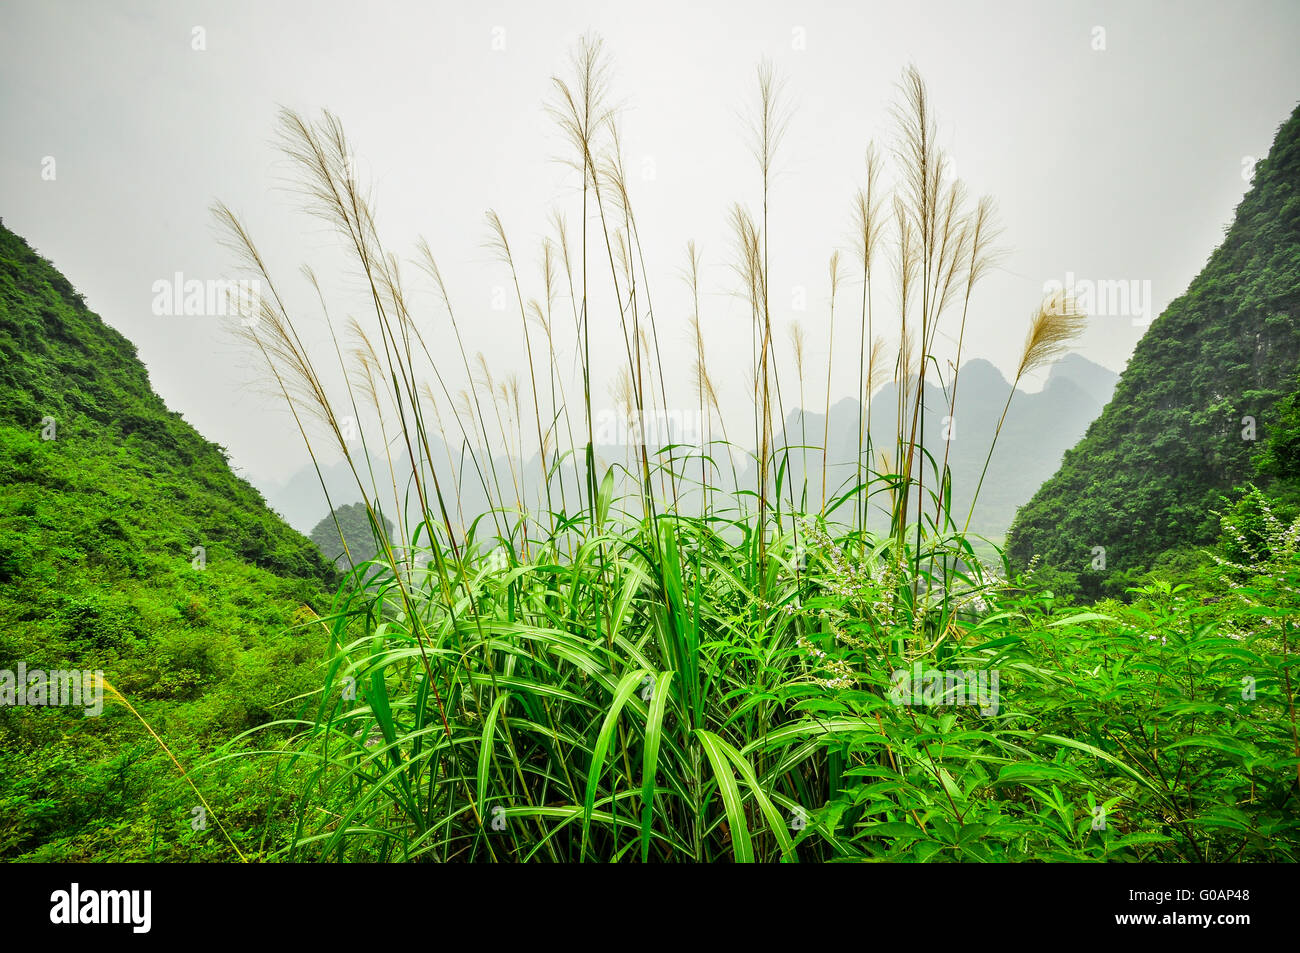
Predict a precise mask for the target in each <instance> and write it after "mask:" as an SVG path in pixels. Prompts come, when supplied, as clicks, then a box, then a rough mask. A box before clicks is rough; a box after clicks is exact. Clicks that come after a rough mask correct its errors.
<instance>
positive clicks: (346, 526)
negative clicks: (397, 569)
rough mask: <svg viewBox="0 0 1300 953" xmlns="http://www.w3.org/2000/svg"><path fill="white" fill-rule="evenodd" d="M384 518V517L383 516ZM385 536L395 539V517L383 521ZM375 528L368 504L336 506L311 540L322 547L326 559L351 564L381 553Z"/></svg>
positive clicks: (315, 531) (318, 526)
mask: <svg viewBox="0 0 1300 953" xmlns="http://www.w3.org/2000/svg"><path fill="white" fill-rule="evenodd" d="M381 519H382V517H381ZM383 527H384V528H383V532H382V534H383V536H384V537H385V538H390V539H391V538H392V535H393V524H392V521H391V520H386V519H385V520H383ZM375 535H376V534H375V527H373V526H372V525H371V523H370V513H369V511H367V510H366V507H365V505H364V504H361V503H347V504H344V505H343V506H338V507H335V508H334V512H333V513H331V514H330V515H329V516H327V517H325V518H324V519H323V520H321V521H320V522H319V523H317V524H316V527H315V529H313V530H312V531H311V541H312V542H313V543H315V544H316V545H317V546H319V547H320V550H321V552H322V553H324V554H325V558H326V559H328V560H329V561H330V562H331V563H334V564H336V565H337V564H338V563H339V561H340V560H344V562H345V563H346V564H348V565H352V564H356V563H364V562H369V561H370V560H372V559H374V558H375V556H376V555H377V554H378V553H379V547H377V546H376V545H375Z"/></svg>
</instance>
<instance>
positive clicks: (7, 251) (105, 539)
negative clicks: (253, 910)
mask: <svg viewBox="0 0 1300 953" xmlns="http://www.w3.org/2000/svg"><path fill="white" fill-rule="evenodd" d="M46 437H48V438H49V439H45V438H46ZM195 547H202V549H201V550H196V549H195ZM332 584H333V574H332V572H331V570H330V569H329V567H328V565H327V564H326V563H325V561H324V560H323V559H322V558H321V555H320V553H319V552H318V551H317V550H316V548H315V547H314V546H313V545H312V544H311V543H310V542H308V541H307V540H306V539H304V538H302V537H301V536H299V535H298V534H296V533H294V532H293V531H292V530H290V529H288V528H287V527H286V526H284V524H283V523H282V522H281V521H280V520H279V519H278V518H277V517H276V516H275V515H274V514H273V513H271V512H270V511H268V510H267V509H266V508H265V506H264V505H263V503H262V501H261V497H260V496H259V495H258V494H257V492H256V491H255V490H254V489H253V488H252V487H251V486H249V485H248V484H247V483H246V482H244V481H243V480H240V479H238V478H236V477H235V476H234V475H233V474H232V473H231V472H230V469H229V467H228V466H227V462H226V459H225V456H224V455H223V451H222V450H221V448H220V447H217V446H215V445H213V444H210V443H208V442H207V441H205V440H203V439H202V438H201V437H200V436H199V435H198V434H197V433H196V432H195V431H194V430H193V429H192V428H191V427H190V426H188V425H187V424H186V423H184V421H182V420H181V418H180V417H179V415H177V414H174V413H170V412H169V411H167V409H166V408H165V407H164V405H163V403H162V401H161V400H160V399H159V398H158V397H157V395H155V394H154V393H153V392H152V390H151V389H150V387H149V381H148V377H147V375H146V373H145V369H144V367H143V365H141V364H140V362H139V361H138V360H137V358H136V355H135V350H134V348H133V347H132V346H131V345H130V344H129V343H128V342H127V341H126V339H125V338H123V337H122V336H121V335H120V334H118V333H117V332H116V331H114V330H113V329H111V328H109V327H107V326H106V325H104V323H103V322H102V321H100V319H99V318H98V317H97V316H96V315H94V314H92V313H91V312H90V311H88V310H87V309H86V307H85V305H84V304H83V303H82V301H81V299H80V297H79V296H78V295H77V294H76V293H75V292H74V291H73V289H72V287H71V285H70V284H69V283H68V281H67V280H66V279H65V278H64V277H63V276H62V275H60V274H59V273H58V272H57V271H56V270H55V269H54V268H53V267H52V266H51V265H50V264H49V263H48V262H46V261H45V260H44V259H42V258H40V257H39V256H38V255H37V254H36V253H35V252H34V251H32V249H30V248H29V247H28V246H27V244H26V243H25V242H24V241H23V240H22V239H20V238H19V237H17V236H16V235H14V234H13V233H12V232H10V231H8V230H7V229H4V228H3V226H0V670H9V671H13V670H15V669H16V668H17V666H18V664H19V663H20V662H21V663H25V664H26V666H27V667H28V668H29V669H43V670H52V669H68V668H77V669H89V670H92V671H93V670H102V671H103V673H104V678H105V679H106V680H107V681H108V682H109V683H110V684H111V685H112V686H114V687H115V688H116V689H117V690H118V691H120V692H121V693H122V695H124V696H125V697H126V699H128V700H129V701H130V703H131V704H132V705H133V706H134V707H135V709H136V710H137V711H138V712H139V713H140V716H141V717H143V718H144V719H145V721H147V722H148V724H149V725H150V726H151V727H152V728H153V730H154V731H156V732H157V733H158V735H159V736H160V737H161V738H162V739H163V740H164V741H165V742H166V744H167V745H168V747H169V748H170V749H171V751H172V753H173V754H174V755H175V756H176V758H177V760H178V761H179V762H180V764H181V765H182V766H184V767H185V768H186V770H188V771H191V774H192V778H193V780H194V783H195V784H196V785H197V786H198V788H199V790H200V791H202V792H203V797H204V798H206V799H207V800H208V802H209V803H211V804H213V805H216V804H220V805H221V808H220V814H221V817H222V821H223V823H224V824H225V825H226V826H227V829H228V830H230V831H231V833H232V835H233V836H234V837H235V838H236V840H237V841H238V842H239V843H240V844H241V846H242V849H243V850H244V851H245V852H248V853H256V852H257V850H258V848H259V841H260V838H261V837H262V833H263V831H264V830H265V829H267V828H268V826H273V825H274V824H275V823H277V822H278V818H279V816H280V815H281V814H282V813H283V812H282V810H281V809H280V808H277V807H276V806H275V804H276V796H275V792H276V786H275V783H274V779H273V777H272V776H271V774H270V772H268V771H267V770H266V769H265V765H263V764H260V763H257V762H250V761H246V760H240V761H230V762H223V763H221V764H219V765H213V766H209V768H208V769H207V770H203V771H196V770H194V769H195V768H197V766H198V764H199V762H200V761H201V760H202V759H203V758H204V757H205V756H206V755H207V754H209V753H211V752H213V751H215V750H216V749H218V748H219V747H220V746H222V745H224V744H226V743H227V742H229V741H230V740H231V739H232V738H234V737H235V736H236V735H238V734H239V733H240V732H242V731H245V730H247V729H249V728H252V727H254V726H256V725H260V724H263V723H265V722H266V721H268V720H270V719H272V718H274V717H279V716H281V715H283V714H285V713H288V714H290V715H292V714H294V713H295V712H297V710H298V707H299V703H296V702H295V701H294V699H295V698H296V697H297V696H299V695H301V694H302V693H304V692H307V691H309V690H310V689H311V688H312V687H313V685H314V684H315V683H317V682H318V680H319V676H318V674H317V673H316V671H315V670H314V664H313V663H319V660H320V659H321V657H322V654H323V647H324V643H325V639H324V638H323V633H322V632H321V631H320V629H319V627H318V626H316V625H315V624H314V623H312V624H311V625H309V626H307V627H305V628H298V629H292V628H291V626H293V625H294V624H296V623H298V622H303V621H304V620H306V619H309V618H311V609H310V608H309V607H311V606H315V607H317V608H320V607H322V604H323V601H324V600H325V598H326V597H325V596H324V592H325V591H326V587H327V586H328V587H331V588H332ZM106 694H107V697H106V698H105V708H104V713H103V714H102V715H101V716H100V717H93V718H88V717H84V716H83V713H82V710H80V709H64V708H36V707H3V708H0V758H3V762H4V767H5V770H4V771H3V772H0V856H3V857H5V858H23V859H39V860H84V859H94V860H138V859H147V858H151V857H152V858H157V859H171V860H180V859H209V858H224V857H234V856H235V855H234V853H233V852H232V851H231V849H230V846H229V844H228V843H226V842H225V840H224V839H223V838H222V836H221V834H220V832H219V831H218V829H217V828H216V826H215V825H213V824H211V823H209V825H208V830H206V831H196V830H194V829H192V828H191V824H192V823H194V822H196V821H197V820H198V815H193V814H192V813H191V810H192V808H194V807H201V806H202V805H201V803H200V801H199V799H198V798H197V797H196V795H195V792H194V790H193V789H192V788H190V786H189V785H188V784H187V782H186V781H185V780H184V778H183V777H182V775H181V774H180V772H179V771H178V770H177V768H176V766H175V765H174V764H173V763H172V762H171V761H170V760H169V759H168V757H167V756H166V754H165V753H164V752H163V751H162V750H161V749H160V747H159V746H158V744H157V743H156V742H155V741H154V739H153V738H152V737H151V736H150V734H149V732H148V731H147V730H146V728H145V727H144V725H142V724H141V722H140V721H139V720H137V718H136V717H135V716H134V715H133V714H132V713H131V712H130V711H129V710H128V709H127V708H125V707H124V706H123V705H122V704H120V703H116V702H115V699H114V698H113V696H112V693H111V691H110V692H107V693H106Z"/></svg>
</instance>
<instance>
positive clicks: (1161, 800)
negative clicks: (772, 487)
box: [289, 501, 1300, 861]
mask: <svg viewBox="0 0 1300 953" xmlns="http://www.w3.org/2000/svg"><path fill="white" fill-rule="evenodd" d="M608 503H609V501H605V502H603V503H602V510H601V512H602V513H603V512H605V510H604V507H606V506H608ZM803 526H804V531H803V532H804V537H803V538H804V540H805V545H806V549H805V550H804V553H805V554H806V555H804V556H802V557H801V556H800V554H799V553H798V552H796V551H795V550H794V549H793V540H792V539H791V538H785V539H782V540H774V541H773V543H772V548H771V549H770V550H769V556H770V558H771V563H770V565H769V567H768V573H767V579H766V580H765V583H764V582H760V579H759V578H758V574H757V570H758V565H759V564H758V563H757V561H756V559H755V546H754V539H753V527H752V524H751V523H748V522H747V521H737V522H734V523H733V522H731V521H730V520H727V519H722V520H718V519H715V520H712V521H710V520H704V519H693V518H681V517H665V518H662V519H660V520H659V521H658V522H657V523H656V524H653V525H652V524H648V523H640V524H638V523H637V522H635V521H624V522H621V523H620V524H619V525H617V526H614V525H613V524H612V523H611V524H609V525H606V527H605V531H604V532H603V533H601V534H598V535H593V537H592V539H591V542H590V543H589V545H587V546H584V547H583V548H582V550H581V551H580V552H579V554H578V556H577V561H576V562H575V563H573V564H565V565H559V564H558V563H557V562H555V561H552V559H550V558H547V555H546V554H544V553H542V554H537V555H536V556H535V558H534V559H532V560H530V561H529V562H526V563H525V562H520V561H512V562H511V564H510V565H504V564H500V563H497V564H494V563H493V561H492V559H490V558H484V559H473V560H470V561H469V562H468V563H467V565H466V568H465V570H464V575H463V576H461V575H460V574H459V573H458V574H457V575H456V577H455V578H454V580H453V581H454V584H455V585H456V587H457V591H458V592H463V593H464V594H465V595H464V599H463V600H461V601H460V603H459V605H458V607H457V608H456V609H455V611H450V610H449V608H448V606H447V605H446V603H445V601H444V600H443V598H442V590H441V587H440V580H439V579H438V578H437V575H436V574H435V573H433V572H431V571H422V572H418V573H416V574H411V573H409V572H408V571H407V570H406V569H405V568H403V567H400V566H399V568H398V570H397V572H394V571H393V569H392V567H391V566H389V565H385V564H384V563H383V562H382V561H376V563H375V564H374V565H373V566H371V567H367V569H366V570H365V572H366V574H367V576H368V578H370V579H371V581H372V582H373V583H374V584H375V585H373V586H372V587H370V589H369V591H368V592H367V593H366V594H365V595H363V596H359V595H354V594H352V593H348V594H345V595H343V596H341V597H340V600H339V603H338V605H337V607H336V612H335V613H334V614H332V616H331V618H330V622H331V625H332V629H333V632H334V649H333V655H332V664H331V666H330V670H329V675H328V680H327V683H326V690H325V693H324V702H323V705H322V708H321V710H320V712H319V714H318V717H317V718H316V719H315V720H314V722H311V723H305V725H304V727H305V728H307V731H306V732H305V734H304V735H303V736H302V737H301V738H300V739H298V745H299V750H300V751H301V752H302V753H303V755H305V756H310V757H311V759H312V760H311V762H310V764H312V766H313V768H312V771H311V773H310V774H307V775H304V776H303V786H302V788H301V792H300V798H299V799H298V800H297V801H296V806H297V816H298V819H299V825H300V826H299V830H298V836H297V844H296V846H295V847H294V849H293V850H292V851H291V852H290V853H289V856H292V857H295V858H298V859H305V858H320V859H325V858H329V859H369V860H375V859H390V860H417V859H426V860H435V859H436V860H462V859H470V860H497V861H503V860H514V861H525V860H561V861H575V860H579V859H583V858H588V859H628V860H631V859H649V860H658V861H697V860H704V861H712V860H731V859H735V860H747V859H756V860H796V859H803V860H855V859H856V860H863V859H888V860H919V861H943V860H977V861H989V860H1031V859H1032V860H1074V861H1079V860H1093V861H1098V860H1126V861H1140V860H1165V861H1169V860H1181V861H1231V860H1296V859H1300V811H1298V810H1297V804H1298V798H1300V788H1298V786H1297V777H1298V774H1300V753H1298V752H1297V750H1296V745H1295V736H1294V730H1295V724H1296V713H1295V709H1294V687H1295V686H1293V685H1292V683H1291V679H1292V673H1291V672H1290V671H1289V669H1288V667H1287V666H1286V665H1285V663H1284V660H1285V659H1286V658H1287V652H1288V651H1294V645H1295V641H1296V639H1297V637H1300V627H1298V626H1297V624H1296V618H1297V610H1300V598H1298V590H1297V585H1298V584H1300V559H1297V557H1296V552H1295V550H1294V548H1293V549H1292V550H1291V552H1290V553H1289V554H1285V555H1282V556H1280V557H1279V558H1278V559H1277V560H1275V561H1271V562H1270V563H1269V564H1268V565H1261V566H1258V567H1256V568H1255V569H1254V570H1247V571H1244V572H1242V573H1241V574H1240V576H1239V578H1238V580H1237V581H1236V583H1235V587H1233V588H1228V587H1226V586H1224V585H1220V586H1218V587H1216V591H1218V592H1219V595H1218V596H1216V597H1215V598H1212V599H1210V598H1202V597H1201V595H1199V594H1194V593H1193V592H1192V591H1190V590H1189V589H1188V588H1187V587H1185V586H1183V587H1171V586H1170V585H1168V584H1167V583H1166V584H1155V585H1152V586H1150V587H1148V588H1146V589H1144V590H1142V591H1140V592H1137V593H1135V596H1136V598H1135V600H1134V602H1133V604H1132V605H1125V604H1122V603H1117V602H1106V603H1101V604H1099V605H1097V606H1096V607H1094V609H1093V610H1091V611H1082V612H1081V611H1078V610H1075V609H1063V608H1061V607H1059V606H1058V605H1057V603H1056V601H1055V600H1054V599H1053V597H1052V596H1051V595H1050V594H1042V593H1040V592H1038V591H1037V587H1035V586H1033V584H1032V583H1025V585H1026V587H1027V589H1028V590H1029V591H1026V590H1023V589H1021V590H1017V589H1014V588H1011V587H1007V586H1005V585H1000V584H997V583H995V582H991V581H987V582H984V583H982V584H977V585H973V586H970V587H968V588H966V589H965V592H964V594H963V596H962V597H961V598H960V599H955V600H953V601H952V602H951V603H948V602H946V601H945V603H943V604H933V603H931V604H926V602H924V601H920V600H917V599H916V597H915V596H914V595H913V594H912V592H911V588H910V583H909V581H908V578H907V576H908V559H907V553H906V552H905V551H903V550H900V549H898V548H897V547H896V546H895V545H893V544H892V543H891V542H890V541H888V540H880V539H873V540H871V542H870V544H869V545H867V546H866V547H864V546H863V545H862V543H861V542H860V541H858V540H856V539H853V538H851V537H843V538H838V539H832V538H831V537H830V536H829V535H828V534H827V533H826V532H825V531H824V530H822V529H821V528H819V527H818V526H817V525H815V524H814V523H813V522H810V521H808V522H805V523H804V524H803ZM726 530H731V531H738V532H739V533H740V534H742V535H741V539H742V541H741V542H740V543H739V544H737V543H735V542H727V541H726V539H725V538H724V537H726V536H731V535H733V534H732V533H731V532H727V531H726ZM951 542H952V545H953V546H954V550H953V553H954V555H955V554H956V553H959V552H960V551H962V544H961V541H960V540H953V541H951ZM443 558H444V559H446V560H447V561H448V562H451V560H452V557H451V555H450V554H449V553H447V554H443ZM656 566H658V567H662V571H663V575H662V577H661V578H656V577H657V576H658V572H657V570H656ZM760 587H765V588H766V592H767V596H766V599H764V598H762V597H760V596H759V594H758V592H759V589H760ZM1031 591H1032V592H1033V594H1030V592H1031ZM376 592H377V594H376ZM417 620H418V621H417ZM918 632H936V633H941V637H940V638H938V640H937V641H935V642H934V643H933V646H932V648H931V649H930V650H928V651H927V650H925V649H923V648H921V647H920V646H921V644H922V643H921V642H920V641H919V640H918V638H917V634H918ZM914 666H920V667H921V668H922V669H923V670H925V671H927V672H928V671H930V670H937V671H938V672H941V673H945V675H946V676H949V677H950V676H951V675H952V673H953V672H958V673H963V674H964V675H965V677H968V678H973V679H979V678H984V679H987V680H988V681H985V682H983V683H982V684H983V686H984V688H985V689H986V691H987V694H986V695H983V696H981V695H979V694H978V693H976V696H975V698H973V699H972V698H970V697H967V698H966V699H964V700H963V699H962V698H961V696H956V697H955V699H954V700H955V701H956V704H952V703H946V702H945V701H944V700H943V699H942V698H939V699H937V700H936V699H933V698H931V699H928V700H927V699H924V698H923V697H922V696H921V695H916V696H915V697H914V699H913V700H914V702H915V704H910V705H909V704H907V703H906V698H907V696H906V695H903V694H900V693H899V692H898V687H899V684H900V681H899V675H898V673H899V672H900V671H901V672H904V673H906V674H907V675H908V676H909V677H910V676H911V675H912V673H913V671H914ZM1291 668H1294V661H1293V660H1292V663H1291ZM430 676H431V678H430ZM949 690H951V689H949ZM951 697H952V696H950V698H951ZM900 699H903V703H902V704H900ZM963 701H964V702H965V703H964V704H963ZM990 701H991V702H992V704H989V702H990ZM922 702H925V703H922Z"/></svg>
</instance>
